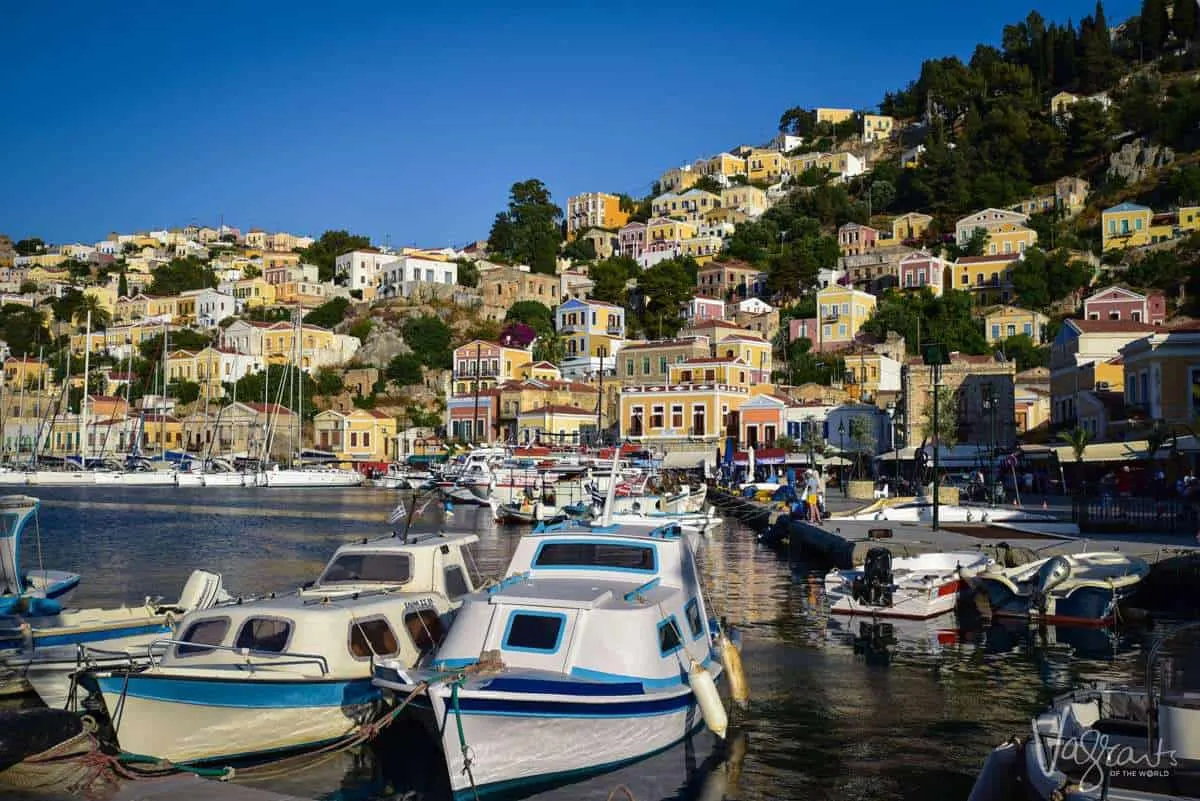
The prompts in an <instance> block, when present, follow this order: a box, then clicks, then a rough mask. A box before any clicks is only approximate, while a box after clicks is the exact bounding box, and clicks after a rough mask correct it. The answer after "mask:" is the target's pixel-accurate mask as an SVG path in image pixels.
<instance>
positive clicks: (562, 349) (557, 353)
mask: <svg viewBox="0 0 1200 801" xmlns="http://www.w3.org/2000/svg"><path fill="white" fill-rule="evenodd" d="M566 358H567V347H566V345H565V344H564V343H563V341H562V337H560V336H559V335H558V332H557V331H553V332H551V333H550V334H548V335H547V336H545V337H538V340H537V342H534V343H533V360H534V361H535V362H550V363H551V364H558V363H559V362H561V361H563V360H564V359H566Z"/></svg>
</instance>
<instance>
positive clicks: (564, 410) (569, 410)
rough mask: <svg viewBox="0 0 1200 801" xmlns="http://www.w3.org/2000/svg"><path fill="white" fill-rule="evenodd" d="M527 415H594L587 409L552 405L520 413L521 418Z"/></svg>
mask: <svg viewBox="0 0 1200 801" xmlns="http://www.w3.org/2000/svg"><path fill="white" fill-rule="evenodd" d="M527 414H574V415H579V416H581V417H593V416H595V414H596V413H595V412H594V411H590V410H588V409H581V408H579V407H578V406H564V405H562V404H555V403H552V404H550V405H548V406H539V407H538V408H536V409H530V410H528V411H525V412H521V415H522V416H524V415H527Z"/></svg>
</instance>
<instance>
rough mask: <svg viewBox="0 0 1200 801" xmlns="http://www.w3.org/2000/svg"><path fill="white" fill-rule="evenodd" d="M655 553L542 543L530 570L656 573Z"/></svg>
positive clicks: (600, 545) (601, 545)
mask: <svg viewBox="0 0 1200 801" xmlns="http://www.w3.org/2000/svg"><path fill="white" fill-rule="evenodd" d="M657 562H658V560H657V559H656V558H655V551H654V548H653V547H652V546H648V545H621V544H617V543H600V542H544V543H542V544H541V545H539V546H538V549H537V553H536V554H534V557H533V566H534V567H535V568H536V567H541V568H583V569H595V570H638V571H643V572H646V573H653V572H656V571H657V570H658V564H657Z"/></svg>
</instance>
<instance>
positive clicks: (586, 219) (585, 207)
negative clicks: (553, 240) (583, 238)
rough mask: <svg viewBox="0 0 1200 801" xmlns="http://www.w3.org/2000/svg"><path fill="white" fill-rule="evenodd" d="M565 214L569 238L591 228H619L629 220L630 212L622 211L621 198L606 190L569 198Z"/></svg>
mask: <svg viewBox="0 0 1200 801" xmlns="http://www.w3.org/2000/svg"><path fill="white" fill-rule="evenodd" d="M564 216H565V217H566V218H567V238H568V239H574V238H575V237H576V236H578V235H579V234H580V233H581V232H583V231H586V230H587V229H589V228H606V229H617V228H620V227H621V226H622V225H624V224H625V223H627V222H629V214H628V213H626V212H624V211H621V198H619V197H617V196H616V195H610V194H608V193H606V192H585V193H584V194H582V195H573V196H572V197H569V198H567V208H566V212H565V215H564Z"/></svg>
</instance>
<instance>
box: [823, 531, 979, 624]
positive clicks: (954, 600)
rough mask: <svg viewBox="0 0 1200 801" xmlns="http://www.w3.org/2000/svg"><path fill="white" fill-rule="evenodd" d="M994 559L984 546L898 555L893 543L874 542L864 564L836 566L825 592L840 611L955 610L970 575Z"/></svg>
mask: <svg viewBox="0 0 1200 801" xmlns="http://www.w3.org/2000/svg"><path fill="white" fill-rule="evenodd" d="M992 564H994V562H993V560H992V559H991V558H990V557H989V556H988V555H987V554H985V553H983V552H981V551H963V552H949V553H926V554H921V555H919V556H911V557H901V558H898V559H893V558H892V554H891V551H889V550H888V549H886V548H872V549H871V550H869V551H868V552H867V556H866V559H865V560H864V562H863V565H862V567H859V568H855V569H854V570H833V571H830V573H829V574H828V575H826V577H825V595H826V597H827V598H828V599H829V611H831V612H832V613H834V614H835V615H867V616H870V617H897V618H911V619H916V620H923V619H925V618H931V617H937V616H938V615H944V614H946V613H947V612H952V611H954V608H955V606H957V604H958V599H959V593H960V591H962V590H964V589H965V588H966V586H967V584H966V582H967V580H968V579H969V578H970V577H972V576H975V575H977V574H979V573H980V572H982V571H984V570H986V569H987V568H988V566H989V565H992Z"/></svg>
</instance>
